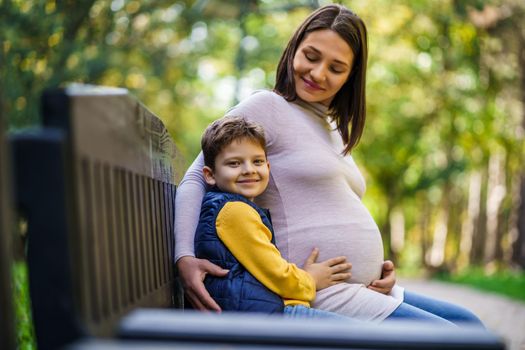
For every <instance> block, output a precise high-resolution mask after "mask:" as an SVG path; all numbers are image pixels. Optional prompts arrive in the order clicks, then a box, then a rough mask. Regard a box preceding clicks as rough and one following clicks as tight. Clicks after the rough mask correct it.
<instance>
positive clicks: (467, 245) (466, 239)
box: [458, 171, 481, 268]
mask: <svg viewBox="0 0 525 350" xmlns="http://www.w3.org/2000/svg"><path fill="white" fill-rule="evenodd" d="M469 182H470V183H469V190H468V193H469V194H468V204H467V216H466V218H465V220H464V222H463V225H462V228H461V240H460V244H459V259H458V267H459V268H464V267H467V266H468V265H470V257H471V252H472V246H473V242H472V240H473V239H474V236H475V231H476V229H477V226H476V223H477V222H478V218H479V210H480V203H481V200H480V199H481V173H480V172H479V171H474V172H472V173H471V174H470V181H469Z"/></svg>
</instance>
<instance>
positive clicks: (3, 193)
mask: <svg viewBox="0 0 525 350" xmlns="http://www.w3.org/2000/svg"><path fill="white" fill-rule="evenodd" d="M6 148H7V142H6V140H5V129H4V120H3V118H2V116H1V115H0V349H14V348H15V340H14V334H15V332H14V312H13V293H12V288H11V269H12V261H13V259H12V249H11V238H12V237H11V235H12V226H11V221H10V208H9V203H10V192H9V186H8V176H9V173H8V171H9V170H10V168H11V167H10V166H9V165H8V161H7V150H6Z"/></svg>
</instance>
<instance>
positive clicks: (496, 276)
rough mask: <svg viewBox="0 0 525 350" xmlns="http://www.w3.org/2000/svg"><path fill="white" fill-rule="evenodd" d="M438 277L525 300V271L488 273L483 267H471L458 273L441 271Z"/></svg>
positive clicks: (442, 279)
mask: <svg viewBox="0 0 525 350" xmlns="http://www.w3.org/2000/svg"><path fill="white" fill-rule="evenodd" d="M435 278H436V279H438V280H441V281H446V282H453V283H458V284H463V285H468V286H472V287H475V288H478V289H481V290H485V291H490V292H494V293H498V294H502V295H505V296H508V297H510V298H512V299H516V300H519V301H522V302H525V272H524V271H518V272H515V271H510V270H503V271H498V272H496V273H490V274H488V273H486V272H485V271H484V270H483V269H482V268H469V269H467V270H465V271H462V272H460V273H457V274H446V273H440V274H437V275H436V276H435Z"/></svg>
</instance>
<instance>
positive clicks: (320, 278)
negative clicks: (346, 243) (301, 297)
mask: <svg viewBox="0 0 525 350" xmlns="http://www.w3.org/2000/svg"><path fill="white" fill-rule="evenodd" d="M318 257H319V249H318V248H314V250H312V253H311V254H310V256H309V257H308V259H306V262H305V263H304V266H303V269H304V270H305V271H306V272H308V273H309V274H310V275H312V277H313V278H314V280H315V287H316V289H317V290H321V289H324V288H327V287H330V286H333V285H335V284H338V283H342V282H345V281H346V280H348V279H349V278H350V277H352V274H351V273H350V269H351V268H352V264H350V263H347V262H346V257H344V256H338V257H336V258H332V259H328V260H325V261H322V262H320V263H316V261H317V258H318Z"/></svg>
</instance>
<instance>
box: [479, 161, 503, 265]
mask: <svg viewBox="0 0 525 350" xmlns="http://www.w3.org/2000/svg"><path fill="white" fill-rule="evenodd" d="M504 158H505V154H504V153H501V152H499V151H495V152H493V153H492V154H491V155H490V160H489V167H488V181H487V205H486V206H487V224H486V225H487V236H486V239H485V247H484V258H483V261H484V263H485V264H493V263H494V262H495V260H496V254H497V251H498V247H499V245H500V242H499V240H498V236H499V235H498V231H499V229H498V228H499V221H498V218H499V212H500V208H501V204H502V202H503V199H504V198H505V195H506V192H507V190H506V188H505V169H503V164H504Z"/></svg>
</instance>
